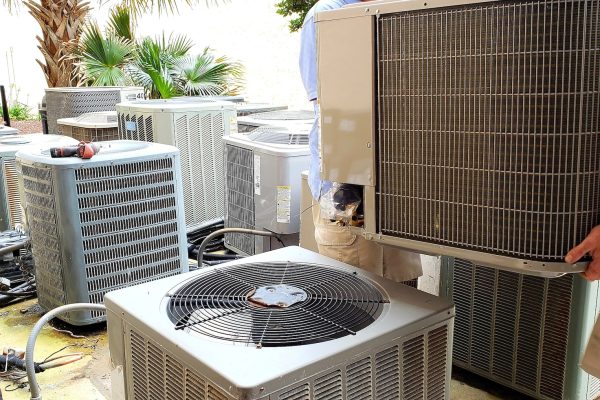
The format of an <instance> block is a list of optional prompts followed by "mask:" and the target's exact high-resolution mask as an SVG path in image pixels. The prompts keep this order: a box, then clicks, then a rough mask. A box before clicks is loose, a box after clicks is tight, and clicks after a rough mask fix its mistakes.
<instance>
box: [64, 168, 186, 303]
mask: <svg viewBox="0 0 600 400" xmlns="http://www.w3.org/2000/svg"><path fill="white" fill-rule="evenodd" d="M75 179H76V185H75V186H76V192H77V194H78V197H77V201H78V205H79V219H80V221H81V232H82V239H83V252H84V255H83V256H84V262H85V268H86V278H87V289H88V295H89V300H90V302H92V303H101V302H102V301H103V299H104V294H105V293H106V292H108V291H111V290H116V289H119V288H123V287H127V286H130V285H132V284H138V283H142V282H147V281H150V280H155V279H160V278H163V277H166V276H171V275H175V274H177V273H179V272H181V265H180V260H179V257H180V254H179V251H178V249H179V236H178V224H177V212H176V210H177V208H176V204H177V198H176V196H177V191H176V188H175V174H174V171H173V160H172V159H165V158H163V159H158V160H146V161H139V162H132V163H124V164H117V165H107V166H101V167H94V166H91V167H90V168H80V169H78V170H76V171H75ZM115 219H117V220H118V221H115Z"/></svg>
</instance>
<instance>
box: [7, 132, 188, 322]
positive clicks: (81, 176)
mask: <svg viewBox="0 0 600 400" xmlns="http://www.w3.org/2000/svg"><path fill="white" fill-rule="evenodd" d="M98 143H99V144H100V145H101V146H102V148H101V150H100V152H99V153H98V154H96V155H94V157H93V158H92V159H89V160H82V159H80V158H76V157H69V158H51V157H50V155H49V153H48V152H46V151H44V152H41V151H38V152H35V153H34V152H19V153H17V168H18V173H19V174H20V176H21V177H22V178H21V179H22V184H23V191H24V194H25V207H26V213H27V220H28V223H29V227H30V236H31V242H32V245H33V257H34V259H35V264H36V283H37V294H38V301H39V304H40V306H42V307H43V308H44V309H46V310H50V309H53V308H55V307H57V306H61V305H64V304H70V303H81V302H85V303H87V302H89V303H102V301H103V299H104V294H105V293H107V292H108V291H111V290H115V289H119V288H123V287H126V286H131V285H135V284H138V283H142V282H146V281H150V280H154V279H159V278H162V277H166V276H171V275H175V274H179V273H181V272H186V271H187V270H188V263H187V249H186V238H185V225H184V214H183V213H184V211H183V194H182V189H181V173H180V168H179V151H178V150H177V149H176V148H175V147H172V146H165V145H161V144H155V143H142V142H134V141H112V142H110V141H109V142H98ZM61 318H62V319H64V320H65V321H66V322H68V323H70V324H73V325H84V324H89V323H94V322H99V321H102V320H103V319H104V314H103V313H98V312H95V311H94V312H73V313H69V314H66V315H64V316H63V317H61Z"/></svg>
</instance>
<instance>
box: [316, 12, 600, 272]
mask: <svg viewBox="0 0 600 400" xmlns="http://www.w3.org/2000/svg"><path fill="white" fill-rule="evenodd" d="M316 19H317V26H318V60H319V75H320V76H319V82H320V87H319V100H320V107H321V128H322V146H321V151H322V158H323V168H322V174H323V176H324V178H327V179H329V180H332V181H337V182H345V183H353V184H358V185H363V186H364V206H365V227H364V231H363V232H362V233H363V234H364V235H365V236H367V237H371V238H373V239H375V240H378V241H382V242H387V243H391V244H394V245H397V246H401V247H405V248H408V249H412V250H415V251H419V252H423V253H432V254H445V255H449V256H455V257H459V258H464V259H469V260H470V261H473V262H475V263H477V264H484V265H490V266H494V267H496V268H501V269H508V270H513V271H518V272H522V273H528V274H539V275H546V276H555V275H558V274H561V273H565V272H578V271H581V270H583V269H584V268H585V264H586V263H585V262H583V263H580V264H577V265H569V264H566V263H564V261H563V259H564V256H565V254H566V253H567V252H568V250H569V249H570V248H571V247H573V246H574V245H575V244H577V243H578V242H580V241H581V240H582V239H583V238H584V237H585V236H586V235H587V233H588V232H589V231H590V229H591V228H592V227H593V226H595V225H597V224H599V223H600V190H599V188H600V168H598V166H599V165H600V118H598V108H599V106H600V84H599V79H598V71H599V70H600V57H599V50H598V49H599V48H600V36H599V35H598V21H600V2H598V1H585V0H573V1H566V2H565V1H558V0H547V1H541V2H540V1H518V2H513V1H468V0H464V1H456V0H452V1H440V0H433V1H426V2H423V1H373V2H369V3H357V4H354V5H351V6H347V7H344V8H342V9H339V10H334V11H327V12H323V13H320V14H318V15H317V17H316ZM341 146H343V151H340V147H341Z"/></svg>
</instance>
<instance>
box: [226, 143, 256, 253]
mask: <svg viewBox="0 0 600 400" xmlns="http://www.w3.org/2000/svg"><path fill="white" fill-rule="evenodd" d="M225 148H226V151H227V157H226V176H227V184H226V199H227V213H226V221H225V224H226V227H227V228H245V229H255V215H254V159H253V153H252V151H251V150H247V149H242V148H240V147H236V146H231V145H226V146H225ZM225 242H226V243H227V244H228V245H229V246H231V247H233V248H235V249H237V250H240V251H242V252H244V253H246V254H248V255H252V254H254V236H252V235H241V234H235V233H233V234H231V233H228V234H226V235H225Z"/></svg>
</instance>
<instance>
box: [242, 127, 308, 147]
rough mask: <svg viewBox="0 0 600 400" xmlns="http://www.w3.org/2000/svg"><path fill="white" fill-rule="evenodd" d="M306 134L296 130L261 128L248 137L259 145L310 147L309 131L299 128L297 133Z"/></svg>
mask: <svg viewBox="0 0 600 400" xmlns="http://www.w3.org/2000/svg"><path fill="white" fill-rule="evenodd" d="M302 130H304V131H305V132H304V133H302V132H294V129H293V128H292V129H287V128H278V127H273V126H260V127H258V128H256V129H255V130H253V131H252V132H251V133H249V134H248V137H249V138H250V139H251V140H252V141H254V142H259V143H270V144H287V145H306V146H308V134H309V130H308V129H302V128H297V129H296V131H302Z"/></svg>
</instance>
